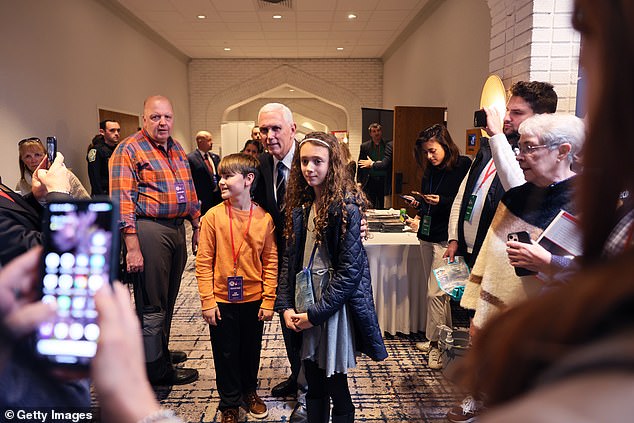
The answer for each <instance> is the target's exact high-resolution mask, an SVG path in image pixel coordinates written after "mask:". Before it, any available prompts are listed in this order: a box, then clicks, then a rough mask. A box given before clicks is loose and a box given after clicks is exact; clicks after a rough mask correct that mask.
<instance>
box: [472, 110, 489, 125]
mask: <svg viewBox="0 0 634 423" xmlns="http://www.w3.org/2000/svg"><path fill="white" fill-rule="evenodd" d="M473 126H474V127H475V128H486V127H487V112H485V111H484V110H483V109H480V110H476V111H475V112H473Z"/></svg>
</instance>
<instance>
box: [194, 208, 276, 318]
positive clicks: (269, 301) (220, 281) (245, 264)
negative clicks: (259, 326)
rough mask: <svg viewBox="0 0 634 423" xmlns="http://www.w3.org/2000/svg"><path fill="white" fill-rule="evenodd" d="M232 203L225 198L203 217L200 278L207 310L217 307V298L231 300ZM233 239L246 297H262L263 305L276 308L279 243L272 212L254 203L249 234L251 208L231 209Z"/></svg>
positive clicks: (199, 259)
mask: <svg viewBox="0 0 634 423" xmlns="http://www.w3.org/2000/svg"><path fill="white" fill-rule="evenodd" d="M228 207H230V206H229V203H228V202H227V201H224V202H222V203H220V204H218V205H217V206H215V207H213V208H211V209H210V210H209V211H208V212H207V213H206V214H205V215H204V216H203V217H202V218H201V224H200V238H199V239H198V253H197V255H196V279H197V280H198V293H199V294H200V301H201V303H202V309H203V310H209V309H212V308H214V307H217V302H221V303H228V302H229V300H228V287H227V277H229V276H233V253H232V249H231V231H230V229H229V228H230V227H229V209H228ZM231 212H232V214H233V221H232V223H233V240H234V248H235V251H236V252H238V249H239V253H238V271H237V275H238V276H242V277H243V279H244V281H243V288H242V289H243V300H242V301H240V302H245V303H246V302H250V301H257V300H259V299H262V305H261V308H263V309H265V310H273V305H274V303H275V289H276V288H277V247H276V245H275V233H274V230H275V225H274V224H273V219H272V218H271V215H269V214H268V213H267V212H265V211H264V209H263V208H262V207H260V206H258V205H255V204H254V206H253V216H252V218H251V225H250V226H249V232H248V233H247V235H246V237H245V231H246V229H247V222H248V221H249V210H237V209H235V208H234V209H232V210H231Z"/></svg>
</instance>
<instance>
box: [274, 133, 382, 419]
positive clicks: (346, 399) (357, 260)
mask: <svg viewBox="0 0 634 423" xmlns="http://www.w3.org/2000/svg"><path fill="white" fill-rule="evenodd" d="M285 201H286V207H287V213H286V225H285V231H284V234H285V237H286V240H287V247H286V251H285V254H284V258H283V264H282V268H281V269H280V277H279V284H278V297H277V301H276V305H275V308H276V311H278V312H280V313H283V317H284V323H285V324H286V326H287V327H288V328H290V329H292V330H295V331H297V332H300V331H301V332H302V333H303V340H302V351H301V357H302V363H303V366H304V371H305V374H306V380H307V382H308V392H307V394H306V407H307V411H308V421H309V422H317V423H324V422H328V421H329V417H330V399H331V398H332V405H333V408H332V422H333V423H343V422H346V423H347V422H353V421H354V405H353V404H352V400H351V398H350V391H349V389H348V380H347V371H348V369H349V368H353V367H355V355H356V354H358V353H360V352H362V353H364V354H366V355H368V356H369V357H370V358H372V359H374V360H383V359H385V358H386V357H387V351H386V350H385V346H384V344H383V339H382V337H381V331H380V329H379V325H378V321H377V317H376V311H375V308H374V300H373V297H372V286H371V281H370V270H369V266H368V259H367V256H366V253H365V250H364V248H363V244H362V242H361V235H360V227H361V218H362V214H363V212H364V211H365V209H366V208H367V200H366V198H365V196H364V195H363V193H362V192H361V191H360V189H358V188H357V186H356V184H355V183H354V181H353V180H352V179H351V178H350V177H349V176H348V175H347V174H346V168H345V163H344V160H343V155H342V150H341V146H340V145H339V141H338V140H337V139H336V138H335V137H334V136H333V135H330V134H326V133H324V132H312V133H310V134H308V135H306V137H305V138H304V139H303V140H302V141H301V142H300V143H299V147H298V149H297V152H296V153H295V157H294V158H293V165H292V167H291V174H290V178H289V183H288V189H287V193H286V200H285Z"/></svg>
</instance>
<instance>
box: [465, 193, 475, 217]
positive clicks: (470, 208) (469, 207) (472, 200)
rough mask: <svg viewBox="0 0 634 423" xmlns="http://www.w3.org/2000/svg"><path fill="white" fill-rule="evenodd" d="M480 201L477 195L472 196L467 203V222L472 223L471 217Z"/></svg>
mask: <svg viewBox="0 0 634 423" xmlns="http://www.w3.org/2000/svg"><path fill="white" fill-rule="evenodd" d="M477 199H478V196H477V195H475V194H471V196H470V197H469V202H468V203H467V209H466V210H465V213H464V220H465V222H471V215H472V214H473V206H475V202H476V200H477Z"/></svg>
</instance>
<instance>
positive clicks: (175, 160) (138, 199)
mask: <svg viewBox="0 0 634 423" xmlns="http://www.w3.org/2000/svg"><path fill="white" fill-rule="evenodd" d="M166 146H167V150H165V148H164V147H163V146H161V145H159V144H157V143H155V142H154V141H152V140H151V139H150V137H149V136H148V134H147V132H145V130H141V131H139V132H137V133H136V134H134V135H132V136H130V137H128V138H126V139H125V140H123V141H122V142H121V143H120V144H119V145H118V146H117V148H116V149H115V151H114V153H113V154H112V157H111V158H110V163H109V167H110V197H111V198H112V199H113V200H115V201H116V200H118V201H119V210H120V214H121V219H120V227H121V229H122V230H123V232H124V233H136V219H137V216H139V217H155V218H163V219H164V218H167V219H169V218H174V219H176V218H187V219H198V218H199V217H200V204H199V202H198V197H197V196H196V190H195V189H194V182H193V181H192V176H191V170H190V169H189V162H188V161H187V155H186V154H185V150H183V147H182V146H181V145H180V144H179V143H178V142H176V141H174V140H173V139H172V138H171V137H170V138H169V139H168V141H167V144H166ZM179 182H180V183H182V184H183V185H184V187H185V196H186V201H185V202H184V203H180V204H179V203H178V201H177V198H176V184H177V183H179Z"/></svg>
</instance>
